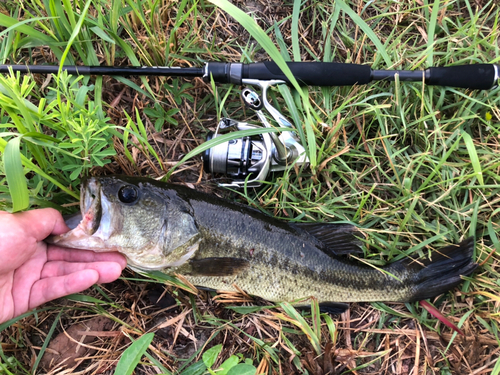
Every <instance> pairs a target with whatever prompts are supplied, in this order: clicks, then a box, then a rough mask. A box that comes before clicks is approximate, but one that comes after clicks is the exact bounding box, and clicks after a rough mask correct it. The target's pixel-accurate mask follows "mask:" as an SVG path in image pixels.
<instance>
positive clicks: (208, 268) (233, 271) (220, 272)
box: [189, 258, 250, 276]
mask: <svg viewBox="0 0 500 375" xmlns="http://www.w3.org/2000/svg"><path fill="white" fill-rule="evenodd" d="M189 264H190V266H191V270H190V272H189V274H190V275H191V276H233V275H237V274H239V273H240V272H242V271H244V270H246V269H247V268H248V267H249V266H250V262H249V261H248V260H246V259H241V258H204V259H194V260H191V261H190V262H189Z"/></svg>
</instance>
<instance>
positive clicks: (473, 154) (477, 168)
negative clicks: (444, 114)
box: [462, 132, 484, 185]
mask: <svg viewBox="0 0 500 375" xmlns="http://www.w3.org/2000/svg"><path fill="white" fill-rule="evenodd" d="M462 138H463V139H464V142H465V147H467V151H468V152H469V157H470V162H471V164H472V168H473V169H474V173H475V175H476V177H477V180H478V181H479V184H480V185H484V179H483V171H482V168H481V163H480V162H479V157H478V155H477V150H476V147H475V146H474V141H473V140H472V137H471V136H470V134H469V133H465V132H464V133H463V134H462Z"/></svg>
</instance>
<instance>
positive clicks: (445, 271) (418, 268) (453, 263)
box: [401, 237, 478, 302]
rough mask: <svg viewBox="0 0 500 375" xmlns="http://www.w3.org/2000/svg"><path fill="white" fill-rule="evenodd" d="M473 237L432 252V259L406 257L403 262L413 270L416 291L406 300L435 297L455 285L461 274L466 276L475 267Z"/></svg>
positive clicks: (460, 279) (412, 300)
mask: <svg viewBox="0 0 500 375" xmlns="http://www.w3.org/2000/svg"><path fill="white" fill-rule="evenodd" d="M474 245H475V239H474V237H469V238H467V239H466V240H464V241H462V242H461V243H459V244H458V245H450V246H447V247H444V248H442V249H440V250H439V251H437V252H435V253H433V254H432V259H427V260H423V261H421V260H419V261H418V262H417V261H414V260H411V259H410V260H409V259H405V260H403V261H401V262H403V265H404V266H406V267H407V268H409V269H410V270H412V271H413V272H416V276H415V279H414V282H415V284H414V285H415V292H414V294H413V296H412V297H411V298H410V299H409V302H414V301H421V300H424V299H427V298H432V297H435V296H438V295H440V294H442V293H444V292H447V291H448V290H450V289H452V288H453V287H455V286H456V285H458V284H459V283H460V282H461V281H462V278H461V276H469V275H470V274H471V273H472V272H474V270H475V269H476V268H477V266H478V264H477V263H474V261H473V259H472V254H473V251H474Z"/></svg>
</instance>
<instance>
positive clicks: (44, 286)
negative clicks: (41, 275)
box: [29, 270, 99, 309]
mask: <svg viewBox="0 0 500 375" xmlns="http://www.w3.org/2000/svg"><path fill="white" fill-rule="evenodd" d="M97 280H99V273H98V272H97V271H96V270H82V271H78V272H75V273H72V274H69V275H66V276H59V277H51V278H47V279H41V280H39V281H37V282H36V283H35V284H33V287H32V288H31V293H30V301H29V309H33V308H35V307H37V306H40V305H42V304H44V303H46V302H48V301H52V300H53V299H56V298H60V297H64V296H67V295H68V294H73V293H79V292H82V291H84V290H85V289H87V288H90V287H91V286H92V285H94V284H95V283H96V282H97Z"/></svg>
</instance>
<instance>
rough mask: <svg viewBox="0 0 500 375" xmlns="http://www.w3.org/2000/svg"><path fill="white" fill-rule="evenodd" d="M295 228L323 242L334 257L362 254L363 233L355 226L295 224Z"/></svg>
mask: <svg viewBox="0 0 500 375" xmlns="http://www.w3.org/2000/svg"><path fill="white" fill-rule="evenodd" d="M293 225H294V226H295V227H297V228H299V229H301V230H303V231H305V232H307V234H309V235H311V236H313V237H314V238H316V239H317V240H318V241H319V242H321V243H322V244H323V245H324V246H325V248H326V250H327V251H330V252H331V253H332V254H333V255H346V254H356V253H358V254H359V253H362V252H363V250H362V249H361V241H360V240H359V239H358V238H357V237H361V236H362V234H361V232H359V231H358V229H357V228H356V227H355V226H354V225H350V224H334V223H294V224H293Z"/></svg>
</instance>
